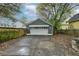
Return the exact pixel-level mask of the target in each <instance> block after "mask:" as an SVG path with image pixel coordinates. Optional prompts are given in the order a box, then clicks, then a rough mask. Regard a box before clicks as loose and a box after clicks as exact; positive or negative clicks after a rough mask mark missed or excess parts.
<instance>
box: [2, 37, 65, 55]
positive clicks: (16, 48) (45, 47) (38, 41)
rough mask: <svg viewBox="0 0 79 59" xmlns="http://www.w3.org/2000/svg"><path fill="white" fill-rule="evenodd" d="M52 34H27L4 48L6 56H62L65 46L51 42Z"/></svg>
mask: <svg viewBox="0 0 79 59" xmlns="http://www.w3.org/2000/svg"><path fill="white" fill-rule="evenodd" d="M50 39H51V37H50V36H25V37H23V38H20V39H18V40H17V41H16V42H15V43H14V44H12V45H11V47H9V48H7V49H5V50H4V53H3V54H2V55H6V56H56V55H57V56H62V55H65V51H64V48H63V47H62V46H61V45H56V44H55V43H52V42H50V41H49V40H50Z"/></svg>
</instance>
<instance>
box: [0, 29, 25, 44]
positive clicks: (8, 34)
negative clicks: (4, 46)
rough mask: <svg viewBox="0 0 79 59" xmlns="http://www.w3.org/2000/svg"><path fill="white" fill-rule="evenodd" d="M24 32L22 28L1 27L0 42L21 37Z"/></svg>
mask: <svg viewBox="0 0 79 59" xmlns="http://www.w3.org/2000/svg"><path fill="white" fill-rule="evenodd" d="M24 34H25V32H24V30H23V29H8V30H7V29H4V30H3V29H2V31H1V30H0V43H3V42H6V41H9V40H12V39H15V38H18V37H21V36H23V35H24Z"/></svg>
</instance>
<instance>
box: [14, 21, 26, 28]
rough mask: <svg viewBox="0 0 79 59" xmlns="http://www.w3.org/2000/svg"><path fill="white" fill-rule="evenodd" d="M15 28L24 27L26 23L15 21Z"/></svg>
mask: <svg viewBox="0 0 79 59" xmlns="http://www.w3.org/2000/svg"><path fill="white" fill-rule="evenodd" d="M14 26H15V28H26V25H25V24H23V23H21V22H20V21H17V22H15V23H14Z"/></svg>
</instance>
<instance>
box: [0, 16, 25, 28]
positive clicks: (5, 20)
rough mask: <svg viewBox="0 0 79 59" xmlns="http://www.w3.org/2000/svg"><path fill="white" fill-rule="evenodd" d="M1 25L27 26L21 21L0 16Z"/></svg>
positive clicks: (12, 26)
mask: <svg viewBox="0 0 79 59" xmlns="http://www.w3.org/2000/svg"><path fill="white" fill-rule="evenodd" d="M0 27H10V28H26V25H24V24H23V23H21V22H20V21H16V22H13V21H12V20H11V19H8V18H4V17H1V16H0Z"/></svg>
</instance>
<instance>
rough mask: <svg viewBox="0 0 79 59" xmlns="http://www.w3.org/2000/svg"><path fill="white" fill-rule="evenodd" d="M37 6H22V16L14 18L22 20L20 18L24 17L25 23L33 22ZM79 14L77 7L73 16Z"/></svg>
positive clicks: (36, 16)
mask: <svg viewBox="0 0 79 59" xmlns="http://www.w3.org/2000/svg"><path fill="white" fill-rule="evenodd" d="M37 5H38V4H24V7H22V8H21V11H22V14H17V15H16V17H17V19H18V20H22V19H21V17H22V16H24V17H26V18H27V19H26V21H33V20H36V19H37V18H38V15H37V11H36V8H37ZM76 13H79V7H77V8H76V9H75V14H76Z"/></svg>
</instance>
